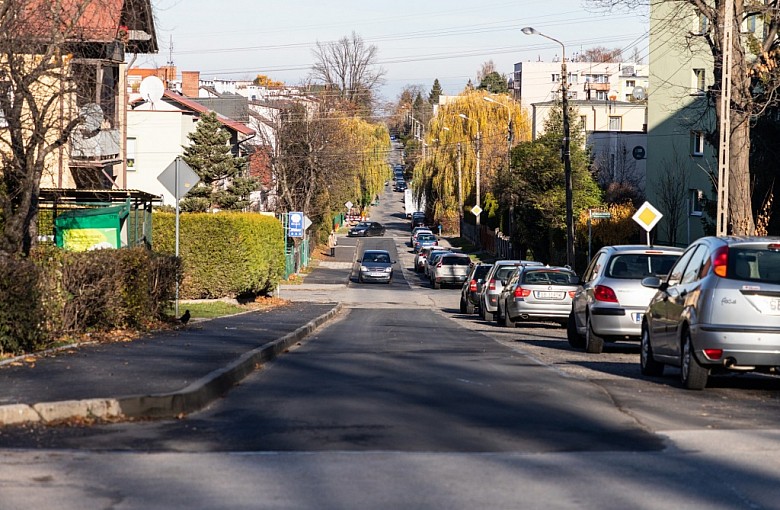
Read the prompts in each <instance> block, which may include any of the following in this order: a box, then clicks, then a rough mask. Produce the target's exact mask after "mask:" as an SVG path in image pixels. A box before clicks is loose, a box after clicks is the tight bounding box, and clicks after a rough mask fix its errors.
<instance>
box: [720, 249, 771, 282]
mask: <svg viewBox="0 0 780 510" xmlns="http://www.w3.org/2000/svg"><path fill="white" fill-rule="evenodd" d="M728 265H729V266H728V270H727V273H726V274H727V275H728V277H729V278H735V279H739V280H750V281H754V282H765V283H780V251H775V250H763V249H760V248H733V247H731V248H729V256H728Z"/></svg>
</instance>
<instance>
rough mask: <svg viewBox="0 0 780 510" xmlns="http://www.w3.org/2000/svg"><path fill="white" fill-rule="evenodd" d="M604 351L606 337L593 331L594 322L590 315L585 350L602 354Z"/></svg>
mask: <svg viewBox="0 0 780 510" xmlns="http://www.w3.org/2000/svg"><path fill="white" fill-rule="evenodd" d="M602 351H604V339H603V338H601V337H600V336H598V335H597V334H596V333H594V332H593V322H592V321H591V320H590V315H588V327H587V329H586V331H585V352H588V353H590V354H601V353H602Z"/></svg>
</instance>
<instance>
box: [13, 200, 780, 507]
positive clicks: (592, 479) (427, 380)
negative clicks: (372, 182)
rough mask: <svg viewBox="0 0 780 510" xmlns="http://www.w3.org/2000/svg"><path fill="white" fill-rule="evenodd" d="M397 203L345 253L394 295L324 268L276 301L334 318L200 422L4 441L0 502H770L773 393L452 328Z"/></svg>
mask: <svg viewBox="0 0 780 510" xmlns="http://www.w3.org/2000/svg"><path fill="white" fill-rule="evenodd" d="M401 198H402V194H400V193H393V192H392V191H391V190H389V188H388V190H387V191H386V193H385V194H384V195H383V196H382V197H381V200H380V204H379V205H378V207H376V208H374V210H373V212H372V218H371V219H372V220H373V221H379V222H381V223H383V224H384V225H386V226H387V227H388V233H387V235H386V236H385V237H377V238H370V239H355V238H349V239H348V238H342V239H340V240H339V248H340V249H341V250H346V249H348V247H351V246H354V248H355V253H356V254H359V253H360V252H361V251H362V250H363V249H368V248H371V249H376V248H379V249H386V250H388V251H390V252H391V254H392V255H393V257H395V259H396V260H397V261H398V263H397V264H396V266H395V271H396V273H395V275H394V278H393V282H392V283H391V284H390V285H383V284H359V283H357V280H356V279H355V272H354V271H355V268H354V265H353V264H351V263H343V264H342V265H340V266H339V265H337V264H335V263H334V264H332V267H333V268H334V269H330V270H329V271H330V273H329V274H336V273H337V274H340V275H341V276H340V277H339V278H341V279H342V281H340V282H335V283H322V284H318V285H311V286H307V285H306V282H304V285H302V286H299V288H298V289H296V288H293V286H288V287H286V288H283V289H282V290H281V291H280V293H281V296H282V297H284V298H286V299H290V300H295V301H315V302H331V301H341V302H342V303H343V304H344V306H345V311H343V312H342V313H341V314H340V316H339V317H338V318H337V319H336V320H334V321H332V322H330V323H328V324H326V325H325V326H323V327H321V328H320V329H319V330H317V331H315V332H314V333H313V334H312V335H311V336H310V337H309V338H308V339H306V340H305V341H304V342H302V343H301V344H300V345H299V346H297V347H295V348H294V349H291V350H290V352H288V353H286V354H284V355H283V356H281V357H280V358H279V359H278V360H276V361H274V362H273V363H270V364H268V365H266V366H264V367H262V368H261V369H260V370H258V371H256V372H255V373H254V374H252V375H251V376H250V377H248V378H247V379H246V380H244V382H243V383H242V384H240V385H239V386H238V387H236V388H234V389H233V390H232V391H231V392H230V393H228V394H227V395H226V396H225V398H224V399H222V400H221V401H219V402H217V403H216V404H214V405H212V406H210V407H209V408H208V409H206V410H204V411H203V412H200V413H196V414H193V415H190V416H186V417H182V419H179V420H162V421H144V422H130V423H113V424H98V425H91V426H90V425H84V426H70V427H69V426H58V427H42V426H35V427H16V428H9V429H7V430H0V448H2V449H3V450H2V457H1V458H2V460H0V488H2V494H3V496H2V499H0V508H22V507H24V508H30V507H32V508H47V507H58V508H117V509H120V508H121V509H124V508H334V509H336V508H388V509H390V508H426V509H428V508H436V509H438V508H441V509H445V508H446V509H453V508H457V509H473V508H540V507H544V508H614V509H624V508H697V509H698V508H701V509H713V508H750V509H757V508H777V507H778V503H777V502H778V501H780V483H778V482H780V463H778V462H777V460H776V458H777V454H778V450H780V430H778V427H777V420H778V417H780V398H778V390H779V389H780V380H778V379H777V378H774V377H767V376H761V375H742V376H727V377H720V378H714V379H713V383H712V384H711V387H708V388H707V389H706V390H705V391H703V392H693V391H686V390H683V389H681V388H680V386H679V383H678V382H677V381H678V380H677V374H676V371H675V370H669V371H668V372H669V373H668V374H667V375H665V376H663V377H660V378H654V379H651V378H645V377H642V376H641V375H640V373H639V363H638V346H637V345H634V344H623V345H616V346H611V347H610V348H608V349H606V350H605V352H604V353H603V354H600V355H592V354H586V353H584V352H582V351H577V350H573V349H572V348H570V347H569V344H568V343H567V342H566V334H565V330H564V329H563V328H561V327H560V326H558V325H555V324H544V323H529V324H525V325H520V326H519V327H517V328H514V329H507V328H502V327H499V326H497V325H496V324H495V323H486V322H484V321H481V320H480V319H478V317H477V316H476V315H473V316H467V315H462V314H460V313H459V311H458V296H459V289H457V288H448V289H443V290H433V289H431V288H430V286H429V284H428V283H427V281H425V280H424V279H423V278H422V277H421V276H419V275H417V274H416V273H414V272H412V271H411V267H412V257H413V254H412V253H411V250H410V248H409V247H408V245H407V244H406V243H407V242H408V238H409V231H408V222H407V221H406V219H405V218H404V216H403V214H402V209H401V207H402V203H401ZM335 268H338V269H335ZM316 273H317V272H316V271H315V273H314V274H316Z"/></svg>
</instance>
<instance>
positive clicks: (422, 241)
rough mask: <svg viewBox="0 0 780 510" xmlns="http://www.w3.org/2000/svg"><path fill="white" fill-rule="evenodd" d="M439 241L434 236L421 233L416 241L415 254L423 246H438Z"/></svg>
mask: <svg viewBox="0 0 780 510" xmlns="http://www.w3.org/2000/svg"><path fill="white" fill-rule="evenodd" d="M438 244H439V240H438V239H437V238H436V236H435V235H433V234H426V233H420V234H418V235H417V239H416V240H415V241H414V252H415V253H417V252H419V251H420V249H421V248H422V247H423V246H437V245H438Z"/></svg>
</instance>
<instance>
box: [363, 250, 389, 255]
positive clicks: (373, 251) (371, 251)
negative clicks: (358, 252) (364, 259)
mask: <svg viewBox="0 0 780 510" xmlns="http://www.w3.org/2000/svg"><path fill="white" fill-rule="evenodd" d="M366 253H387V254H388V255H390V252H389V251H387V250H365V251H364V252H363V255H365V254H366Z"/></svg>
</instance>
